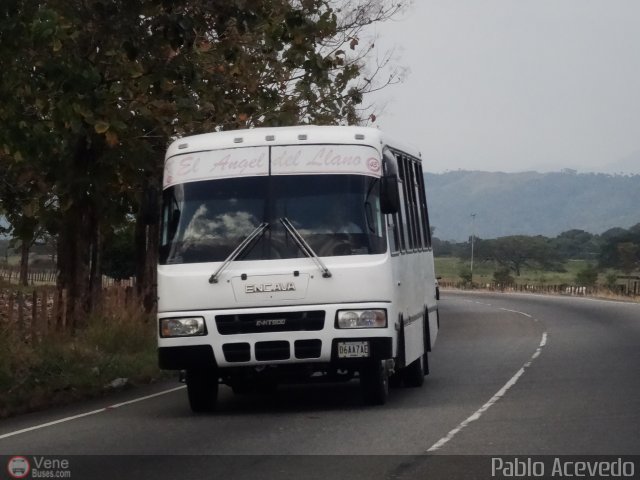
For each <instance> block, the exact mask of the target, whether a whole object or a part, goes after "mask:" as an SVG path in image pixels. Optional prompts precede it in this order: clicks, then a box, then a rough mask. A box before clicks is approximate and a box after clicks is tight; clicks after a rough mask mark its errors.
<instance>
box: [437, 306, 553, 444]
mask: <svg viewBox="0 0 640 480" xmlns="http://www.w3.org/2000/svg"><path fill="white" fill-rule="evenodd" d="M502 310H505V309H504V308H503V309H502ZM518 313H522V312H518ZM525 315H526V314H525ZM527 316H530V315H527ZM546 344H547V332H544V333H543V334H542V338H541V339H540V343H539V345H538V348H537V349H536V351H535V352H534V353H533V355H531V358H530V359H529V361H527V363H525V364H524V365H523V366H522V367H521V368H520V370H518V371H517V372H516V374H515V375H514V376H513V377H511V378H510V379H509V381H508V382H507V383H505V384H504V386H503V387H502V388H501V389H500V390H498V391H497V392H496V394H495V395H494V396H493V397H491V398H490V399H489V401H488V402H487V403H485V404H484V405H482V406H481V407H480V408H479V409H478V410H476V411H475V412H474V413H473V414H472V415H471V416H470V417H468V418H467V419H466V420H464V421H463V422H462V423H460V425H458V426H457V427H456V428H454V429H453V430H451V431H450V432H449V433H448V434H447V435H446V436H444V437H442V438H441V439H440V440H438V441H437V442H436V443H434V444H433V445H432V446H431V447H430V448H429V449H428V450H427V453H431V452H435V451H437V450H439V449H440V448H442V447H443V446H444V445H445V444H447V443H448V442H449V441H450V440H451V439H452V438H453V437H455V436H456V435H457V434H458V433H459V432H460V431H461V430H462V429H464V428H465V427H467V426H468V425H469V424H470V423H471V422H475V421H476V420H478V419H479V418H480V417H481V416H482V414H483V413H484V412H486V411H487V410H489V408H491V406H492V405H494V404H495V403H496V402H497V401H498V400H500V399H501V398H502V397H503V396H504V395H505V394H506V393H507V392H508V391H509V389H510V388H511V387H513V386H514V385H515V384H516V382H517V381H518V380H519V379H520V377H521V376H522V375H523V374H524V372H525V370H526V369H527V368H529V367H530V366H531V364H532V363H533V361H534V360H535V359H536V358H538V357H539V356H540V353H541V352H542V347H544V346H545V345H546Z"/></svg>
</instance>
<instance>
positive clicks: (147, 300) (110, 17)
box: [0, 0, 401, 325]
mask: <svg viewBox="0 0 640 480" xmlns="http://www.w3.org/2000/svg"><path fill="white" fill-rule="evenodd" d="M400 8H401V5H400V2H396V1H385V0H356V1H346V0H269V1H267V0H256V1H253V2H247V1H245V0H225V1H218V0H208V1H183V2H168V1H164V0H47V1H44V0H7V1H3V2H2V4H1V5H0V64H2V69H3V72H2V76H1V77H0V97H1V98H2V99H3V101H2V102H0V121H1V122H2V129H0V218H1V217H4V218H6V220H7V222H8V226H6V225H5V226H4V227H2V225H1V224H0V227H2V229H3V230H4V231H5V234H8V235H10V236H11V237H12V239H13V242H14V247H16V248H17V249H18V251H19V252H20V255H21V259H22V260H21V266H22V272H23V278H25V279H26V272H27V268H28V257H29V250H30V248H31V247H32V246H33V244H34V243H35V242H38V241H40V242H42V241H49V242H51V243H52V244H54V245H55V249H56V255H55V258H56V262H57V269H58V272H59V274H58V287H59V288H61V289H66V290H67V295H68V297H67V298H68V309H69V312H70V318H71V321H72V322H74V325H76V324H78V325H79V324H81V323H83V322H84V321H85V319H86V318H87V316H88V314H90V313H91V312H93V311H95V310H96V309H97V307H98V306H99V304H100V296H101V291H100V290H101V288H100V286H101V277H102V274H103V273H104V272H105V270H108V271H109V272H108V273H111V274H112V275H113V274H114V273H115V275H123V276H125V275H129V274H130V273H131V272H130V271H131V270H133V273H134V274H135V276H136V277H137V283H136V285H137V287H136V288H137V293H138V295H139V296H140V298H141V299H143V302H144V306H145V308H146V309H147V310H148V311H149V310H152V309H153V306H154V301H155V295H156V294H155V291H154V284H155V265H156V255H157V242H158V235H159V234H158V232H159V225H158V210H159V197H160V193H159V192H160V186H161V176H162V170H163V154H164V150H165V148H166V146H167V145H168V143H169V142H170V141H171V140H172V139H175V138H176V137H179V136H182V135H185V134H195V133H204V132H209V131H216V130H225V129H234V128H248V127H256V126H278V125H291V124H298V123H317V124H336V123H342V124H358V123H366V122H367V121H368V120H375V118H374V116H373V113H372V112H373V111H372V110H371V109H370V108H368V106H367V105H366V104H364V103H363V102H364V96H365V95H366V94H367V93H369V92H372V91H375V90H376V89H379V88H383V87H384V86H386V85H389V84H392V83H396V82H397V81H399V76H400V72H399V71H398V70H396V69H394V68H393V66H392V65H391V64H390V58H391V57H390V54H383V55H382V56H379V55H378V54H377V52H376V50H375V48H374V40H375V39H373V38H369V37H370V36H369V34H368V33H367V32H368V30H367V27H369V26H370V25H371V24H374V23H377V22H382V21H385V20H387V19H389V18H391V17H393V16H394V15H395V14H396V13H397V12H398V11H399V9H400ZM123 252H125V255H124V256H123Z"/></svg>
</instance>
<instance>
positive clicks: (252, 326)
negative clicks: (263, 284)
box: [216, 310, 325, 335]
mask: <svg viewBox="0 0 640 480" xmlns="http://www.w3.org/2000/svg"><path fill="white" fill-rule="evenodd" d="M324 317H325V312H324V311H323V310H314V311H309V312H275V313H245V314H239V315H216V327H217V328H218V332H219V333H220V335H237V334H239V333H266V332H306V331H314V330H322V329H323V328H324Z"/></svg>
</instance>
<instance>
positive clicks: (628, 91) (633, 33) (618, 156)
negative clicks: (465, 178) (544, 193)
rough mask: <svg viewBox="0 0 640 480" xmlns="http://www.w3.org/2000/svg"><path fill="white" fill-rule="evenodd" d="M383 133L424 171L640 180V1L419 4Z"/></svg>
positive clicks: (400, 48) (389, 36) (404, 41)
mask: <svg viewBox="0 0 640 480" xmlns="http://www.w3.org/2000/svg"><path fill="white" fill-rule="evenodd" d="M376 33H377V36H378V40H377V41H376V47H377V49H378V50H379V51H380V52H381V53H382V52H385V51H389V50H394V55H395V56H394V61H395V64H396V65H398V66H400V67H404V68H406V69H407V75H406V77H405V80H404V82H403V83H402V84H400V85H395V86H390V87H387V88H385V89H383V90H382V91H380V92H378V93H375V94H372V95H371V96H370V97H369V98H368V100H369V101H370V102H373V103H375V104H376V106H379V107H383V110H382V111H381V112H379V114H378V116H377V119H376V121H375V123H374V125H375V126H377V127H379V128H381V129H382V130H383V131H385V132H386V133H388V134H389V135H392V136H394V137H398V138H402V139H403V140H404V141H406V142H408V143H412V144H414V145H416V146H417V147H418V148H419V149H420V151H421V152H422V157H423V159H424V161H425V168H426V170H427V171H431V172H442V171H447V170H458V169H463V170H485V171H504V172H517V171H528V170H537V171H560V170H562V169H565V168H570V169H576V170H578V171H580V172H583V171H585V172H588V171H604V172H607V173H616V172H623V171H626V172H631V173H640V1H638V0H414V1H413V4H412V5H411V6H410V8H409V9H408V10H407V11H406V12H405V13H404V14H403V15H401V16H398V17H397V18H396V19H394V20H392V21H390V22H387V23H385V24H382V25H379V26H376Z"/></svg>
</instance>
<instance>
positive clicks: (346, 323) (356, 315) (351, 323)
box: [336, 310, 387, 328]
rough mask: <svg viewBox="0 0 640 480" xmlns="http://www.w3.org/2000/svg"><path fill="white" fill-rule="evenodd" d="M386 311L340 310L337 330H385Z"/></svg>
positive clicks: (337, 317)
mask: <svg viewBox="0 0 640 480" xmlns="http://www.w3.org/2000/svg"><path fill="white" fill-rule="evenodd" d="M386 326H387V311H386V310H340V311H338V314H337V316H336V327H337V328H385V327H386Z"/></svg>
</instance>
